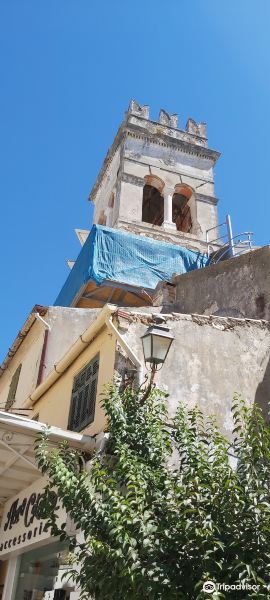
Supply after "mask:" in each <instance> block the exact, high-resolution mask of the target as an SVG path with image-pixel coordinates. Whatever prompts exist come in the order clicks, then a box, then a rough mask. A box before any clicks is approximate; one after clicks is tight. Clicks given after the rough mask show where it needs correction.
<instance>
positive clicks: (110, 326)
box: [106, 315, 143, 385]
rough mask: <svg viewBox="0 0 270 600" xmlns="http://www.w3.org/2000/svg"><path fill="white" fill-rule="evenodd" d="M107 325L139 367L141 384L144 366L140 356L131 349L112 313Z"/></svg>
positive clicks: (138, 372) (107, 318)
mask: <svg viewBox="0 0 270 600" xmlns="http://www.w3.org/2000/svg"><path fill="white" fill-rule="evenodd" d="M106 325H107V327H108V329H110V331H111V332H112V334H113V335H114V336H115V337H116V339H117V341H118V342H119V344H120V346H121V348H123V350H124V351H125V352H126V354H127V355H128V357H129V359H130V360H131V362H133V364H134V365H135V367H136V369H137V376H138V383H139V385H141V384H142V382H143V366H142V363H141V361H140V360H139V359H138V357H137V356H136V354H134V352H133V350H132V349H131V347H130V346H129V345H128V343H127V342H126V340H125V339H124V338H123V336H122V335H121V333H119V331H118V329H117V328H116V327H115V325H114V324H113V322H112V315H111V316H108V317H106Z"/></svg>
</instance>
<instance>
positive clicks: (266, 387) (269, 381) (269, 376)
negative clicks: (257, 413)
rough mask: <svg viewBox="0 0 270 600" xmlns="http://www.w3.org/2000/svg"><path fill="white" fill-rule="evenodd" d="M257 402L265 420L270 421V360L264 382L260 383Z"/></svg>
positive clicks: (256, 395) (256, 397)
mask: <svg viewBox="0 0 270 600" xmlns="http://www.w3.org/2000/svg"><path fill="white" fill-rule="evenodd" d="M255 402H256V403H257V404H258V405H259V406H260V407H261V409H262V411H263V416H264V418H265V419H266V420H267V421H268V420H269V415H268V412H269V406H268V404H269V402H270V358H269V360H268V363H267V367H266V369H265V373H264V376H263V379H262V381H261V382H260V383H259V385H258V387H257V390H256V394H255Z"/></svg>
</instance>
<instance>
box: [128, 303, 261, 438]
mask: <svg viewBox="0 0 270 600" xmlns="http://www.w3.org/2000/svg"><path fill="white" fill-rule="evenodd" d="M163 316H164V315H163ZM166 319H167V324H168V326H169V327H170V328H171V330H172V332H173V334H174V336H175V340H174V342H173V344H172V346H171V349H170V352H169V354H168V357H167V360H166V363H165V365H164V367H163V368H162V370H161V371H160V372H159V373H157V376H156V383H157V385H159V386H160V387H161V388H163V389H165V390H166V391H168V392H169V394H170V396H169V398H168V406H169V412H170V415H173V414H174V413H175V411H176V409H177V406H178V403H179V402H180V401H184V402H186V403H188V405H189V406H194V405H195V404H198V405H199V406H200V408H201V409H202V410H203V411H204V412H205V413H208V414H209V413H215V414H216V416H217V418H218V420H219V422H220V424H221V426H222V428H223V431H224V432H225V433H227V434H229V433H230V432H231V430H232V420H231V415H230V407H231V404H232V398H233V395H234V393H235V392H238V393H241V395H242V396H243V397H244V398H246V399H247V400H248V401H249V402H254V401H255V400H256V401H258V402H259V403H260V404H261V405H262V406H263V408H264V409H265V407H266V403H267V400H268V397H269V390H270V372H269V366H268V365H269V358H270V343H269V342H270V331H269V326H268V324H267V323H266V322H263V321H252V320H245V319H232V318H224V317H207V316H199V315H180V314H174V315H171V316H169V317H166ZM150 320H151V317H149V315H147V314H145V316H144V317H141V316H140V315H139V313H137V314H136V313H132V316H131V315H130V320H127V319H120V321H119V324H118V326H119V327H120V331H121V334H122V335H124V338H125V340H126V341H127V342H128V343H129V344H130V345H131V347H132V349H133V351H134V352H135V353H136V354H137V355H138V357H139V358H140V359H141V361H142V362H143V355H142V345H141V339H140V337H141V335H143V333H144V332H145V329H146V327H147V326H148V325H149V322H150ZM121 368H123V364H122V367H121ZM121 368H119V371H120V370H121Z"/></svg>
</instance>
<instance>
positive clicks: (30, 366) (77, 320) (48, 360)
mask: <svg viewBox="0 0 270 600" xmlns="http://www.w3.org/2000/svg"><path fill="white" fill-rule="evenodd" d="M98 313H99V309H91V310H89V309H81V308H76V309H75V308H63V307H59V306H50V307H48V310H47V313H46V315H45V316H44V319H45V321H46V322H47V323H48V324H49V325H50V327H51V330H50V331H49V332H48V338H47V348H46V353H45V356H44V369H43V375H42V380H44V379H46V377H47V376H48V375H49V373H50V372H51V371H52V369H53V366H54V364H55V363H57V362H58V361H59V360H60V358H62V356H63V355H64V354H65V352H66V351H67V350H68V349H69V347H70V346H71V345H72V344H73V343H74V342H75V341H76V340H77V338H78V337H79V335H80V334H82V333H83V332H84V331H85V329H86V328H87V327H88V326H89V325H90V323H92V321H94V320H95V318H96V315H97V314H98ZM44 333H45V327H44V325H43V324H42V323H41V322H40V321H38V320H36V321H34V323H33V325H32V327H31V329H30V330H29V332H28V334H27V336H26V337H25V339H24V340H23V342H22V344H21V346H20V347H19V348H18V350H17V352H16V354H15V355H14V357H13V359H12V360H11V361H10V363H9V365H8V367H7V369H6V370H5V371H4V373H3V375H2V376H1V378H0V405H1V408H3V407H4V406H5V403H6V400H7V397H8V392H9V387H10V382H11V379H12V376H13V374H14V373H15V371H16V369H17V367H18V365H19V364H22V369H21V372H20V377H19V382H18V387H17V391H16V401H15V403H14V405H13V406H14V407H20V406H22V404H23V402H24V401H25V400H26V398H28V396H29V395H30V394H31V392H32V391H33V390H34V389H35V387H36V384H37V378H38V372H39V365H40V360H41V353H42V348H43V343H44Z"/></svg>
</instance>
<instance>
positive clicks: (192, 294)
mask: <svg viewBox="0 0 270 600" xmlns="http://www.w3.org/2000/svg"><path fill="white" fill-rule="evenodd" d="M174 283H175V285H176V299H175V302H176V304H175V308H174V310H177V311H179V312H182V313H199V314H206V315H210V314H213V315H230V316H236V317H248V318H251V319H266V320H268V321H269V320H270V246H264V247H263V248H259V249H258V250H254V251H252V252H248V253H246V254H242V255H241V256H239V257H236V258H233V259H230V260H226V261H223V262H220V263H218V264H216V265H212V266H210V267H206V268H205V269H200V270H197V271H191V272H190V273H186V274H184V275H179V276H177V277H175V279H174Z"/></svg>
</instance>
